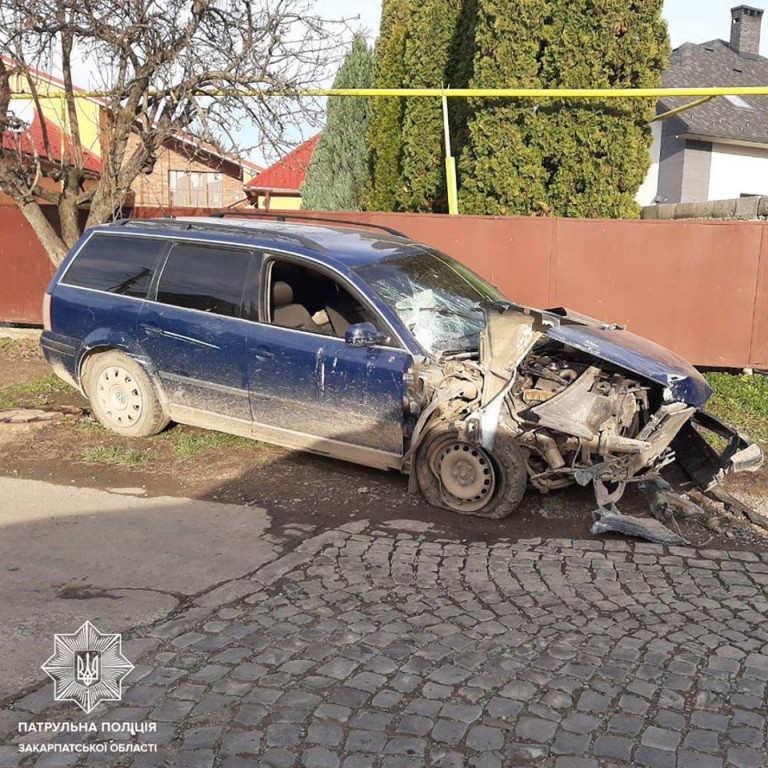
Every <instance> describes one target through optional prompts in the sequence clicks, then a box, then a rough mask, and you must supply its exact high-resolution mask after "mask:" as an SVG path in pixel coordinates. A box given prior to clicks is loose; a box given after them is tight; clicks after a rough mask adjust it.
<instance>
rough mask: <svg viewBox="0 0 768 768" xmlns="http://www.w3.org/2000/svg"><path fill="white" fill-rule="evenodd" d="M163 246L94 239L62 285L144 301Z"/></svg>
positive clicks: (160, 242)
mask: <svg viewBox="0 0 768 768" xmlns="http://www.w3.org/2000/svg"><path fill="white" fill-rule="evenodd" d="M166 245H167V241H166V240H155V239H154V238H150V237H124V236H122V235H120V236H118V235H98V234H96V235H93V236H92V237H91V238H90V239H89V240H88V242H87V243H86V244H85V245H84V246H83V248H82V249H81V250H80V252H79V253H78V254H77V256H75V260H74V261H73V262H72V264H71V265H70V267H69V269H68V270H67V273H66V274H65V275H64V277H63V279H62V281H61V282H62V283H65V284H66V285H76V286H78V287H80V288H93V289H95V290H98V291H108V292H109V293H119V294H122V295H123V296H134V297H137V298H142V299H143V298H144V297H145V296H146V295H147V289H148V288H149V284H150V283H151V282H152V278H153V277H154V274H155V269H156V268H157V260H158V257H159V256H160V254H161V253H162V252H163V250H164V249H165V247H166Z"/></svg>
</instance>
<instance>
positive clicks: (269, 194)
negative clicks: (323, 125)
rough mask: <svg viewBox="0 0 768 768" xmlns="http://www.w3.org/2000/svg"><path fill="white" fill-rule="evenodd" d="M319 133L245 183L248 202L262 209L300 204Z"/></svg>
mask: <svg viewBox="0 0 768 768" xmlns="http://www.w3.org/2000/svg"><path fill="white" fill-rule="evenodd" d="M319 138H320V134H319V133H318V134H317V136H313V137H312V138H311V139H309V141H305V142H304V143H303V144H299V146H298V147H296V149H294V150H293V151H291V152H289V153H288V154H287V155H286V156H285V157H283V158H281V159H280V160H278V161H277V162H276V163H275V164H274V165H271V166H270V167H269V168H267V169H266V170H265V171H262V172H261V173H260V174H258V175H257V176H255V177H254V178H253V179H252V180H251V181H250V182H248V184H246V186H245V192H246V194H247V195H248V202H249V203H250V204H251V205H252V206H253V207H254V208H261V209H263V210H270V209H271V210H282V211H289V210H296V209H298V208H301V187H302V185H303V184H304V178H305V177H306V175H307V168H309V164H310V162H312V156H313V155H314V153H315V147H316V146H317V142H318V139H319Z"/></svg>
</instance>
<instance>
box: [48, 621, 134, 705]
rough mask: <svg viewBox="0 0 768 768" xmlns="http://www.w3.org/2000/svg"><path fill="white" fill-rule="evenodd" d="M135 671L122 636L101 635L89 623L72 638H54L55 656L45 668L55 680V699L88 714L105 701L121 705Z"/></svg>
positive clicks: (70, 636) (69, 636) (61, 636)
mask: <svg viewBox="0 0 768 768" xmlns="http://www.w3.org/2000/svg"><path fill="white" fill-rule="evenodd" d="M132 669H133V664H131V662H130V661H128V659H126V658H125V656H123V652H122V638H121V636H120V635H117V634H113V635H110V634H102V633H101V632H99V630H98V629H96V627H94V626H93V624H91V622H90V621H86V622H85V624H83V626H82V627H80V629H78V630H77V632H74V633H73V634H71V635H55V636H54V652H53V655H52V656H51V658H50V659H48V661H46V662H45V664H43V666H42V670H43V671H44V672H45V673H46V674H47V675H48V677H50V678H51V680H53V698H54V699H55V700H56V701H72V702H74V703H75V704H77V706H79V707H80V709H82V710H83V711H84V712H86V713H90V712H91V711H92V710H93V709H94V708H95V707H96V706H98V705H99V704H101V703H102V702H103V701H119V700H120V699H121V697H122V683H123V679H124V678H125V676H126V675H127V674H128V673H129V672H130V671H131V670H132Z"/></svg>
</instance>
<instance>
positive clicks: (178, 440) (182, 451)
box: [165, 427, 254, 458]
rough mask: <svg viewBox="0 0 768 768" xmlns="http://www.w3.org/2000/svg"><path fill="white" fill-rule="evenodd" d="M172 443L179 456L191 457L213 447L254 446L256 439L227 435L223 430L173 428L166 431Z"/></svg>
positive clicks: (172, 447)
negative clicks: (205, 430) (201, 430)
mask: <svg viewBox="0 0 768 768" xmlns="http://www.w3.org/2000/svg"><path fill="white" fill-rule="evenodd" d="M165 434H166V436H167V439H168V440H169V441H170V443H171V449H172V450H173V452H174V453H175V454H176V455H177V456H183V457H184V458H189V457H191V456H197V455H198V454H200V453H202V452H203V451H207V450H209V449H212V448H228V447H233V446H240V447H243V446H249V447H253V445H254V441H253V440H249V439H248V438H247V437H238V436H237V435H226V434H224V433H223V432H188V431H186V430H184V429H180V428H178V427H177V428H176V429H171V430H169V431H168V432H166V433H165Z"/></svg>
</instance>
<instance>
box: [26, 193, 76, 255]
mask: <svg viewBox="0 0 768 768" xmlns="http://www.w3.org/2000/svg"><path fill="white" fill-rule="evenodd" d="M19 208H20V210H21V212H22V213H23V214H24V218H25V219H26V220H27V221H28V222H29V223H30V225H31V226H32V229H33V230H34V231H35V234H36V235H37V239H38V240H39V241H40V242H41V243H42V246H43V248H45V252H46V253H47V254H48V258H49V259H50V261H51V264H53V266H54V267H58V266H59V264H61V262H62V261H64V259H65V257H66V255H67V253H68V252H69V248H67V246H66V245H65V243H64V241H63V240H62V239H61V237H59V234H58V232H56V230H55V229H54V227H53V225H52V224H51V222H50V221H48V219H47V218H46V216H45V214H44V213H43V210H42V208H41V207H40V205H39V204H38V203H36V202H34V201H33V202H28V203H23V202H22V203H19Z"/></svg>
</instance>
